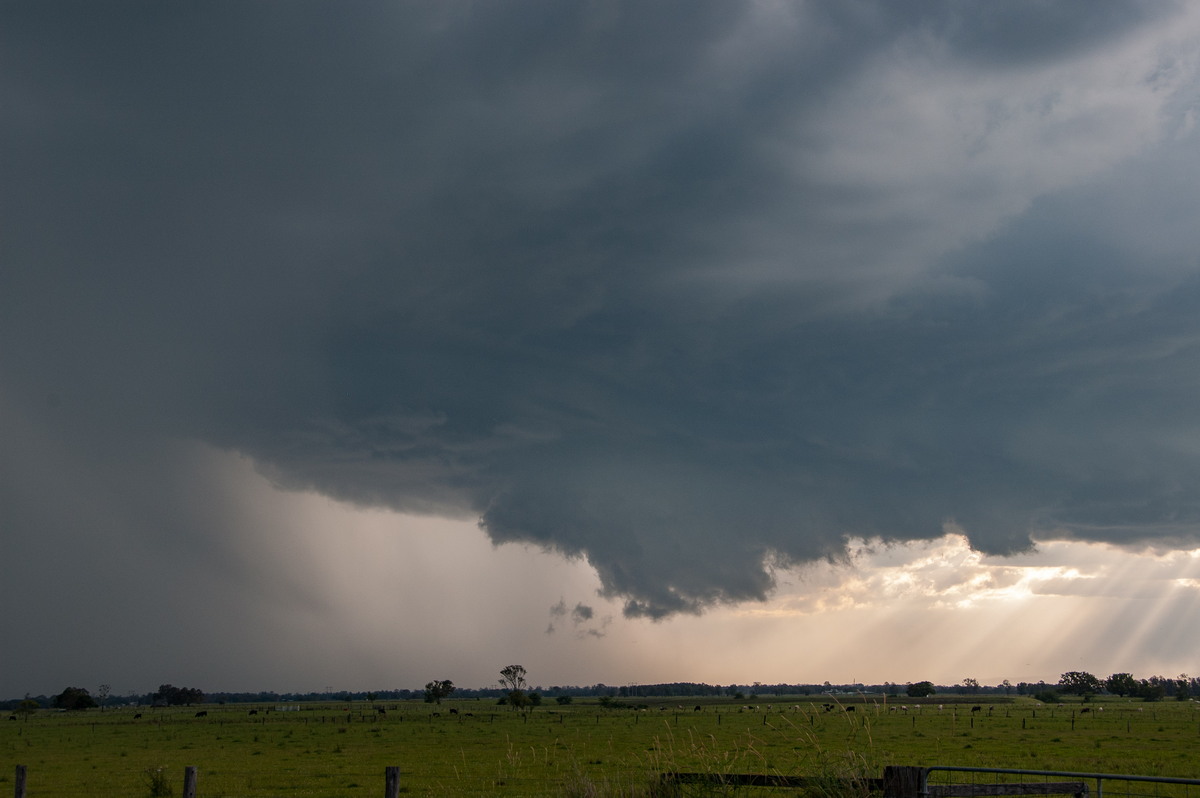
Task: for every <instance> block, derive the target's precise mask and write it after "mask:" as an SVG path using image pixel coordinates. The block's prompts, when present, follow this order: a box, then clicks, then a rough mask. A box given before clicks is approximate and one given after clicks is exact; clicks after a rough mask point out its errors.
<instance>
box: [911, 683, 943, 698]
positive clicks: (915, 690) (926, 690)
mask: <svg viewBox="0 0 1200 798" xmlns="http://www.w3.org/2000/svg"><path fill="white" fill-rule="evenodd" d="M904 692H906V693H908V695H909V697H910V698H925V697H926V696H931V695H933V694H934V693H936V692H937V688H936V687H934V686H933V682H917V683H915V684H910V685H909V686H908V687H907V688H906V689H905V691H904Z"/></svg>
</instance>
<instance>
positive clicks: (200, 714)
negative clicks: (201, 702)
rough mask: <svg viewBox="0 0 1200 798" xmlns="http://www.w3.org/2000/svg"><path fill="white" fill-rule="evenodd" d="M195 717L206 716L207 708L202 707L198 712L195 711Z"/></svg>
mask: <svg viewBox="0 0 1200 798" xmlns="http://www.w3.org/2000/svg"><path fill="white" fill-rule="evenodd" d="M196 717H198V718H207V717H208V710H207V709H202V710H200V711H199V712H197V713H196Z"/></svg>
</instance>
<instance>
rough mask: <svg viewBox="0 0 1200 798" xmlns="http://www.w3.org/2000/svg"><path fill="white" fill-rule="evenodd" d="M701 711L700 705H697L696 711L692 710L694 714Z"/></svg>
mask: <svg viewBox="0 0 1200 798" xmlns="http://www.w3.org/2000/svg"><path fill="white" fill-rule="evenodd" d="M699 711H700V705H699V704H697V705H696V708H695V709H693V710H692V712H699Z"/></svg>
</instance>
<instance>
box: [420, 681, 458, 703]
mask: <svg viewBox="0 0 1200 798" xmlns="http://www.w3.org/2000/svg"><path fill="white" fill-rule="evenodd" d="M455 689H456V688H455V686H454V682H452V681H450V680H449V679H443V680H441V681H432V682H429V683H428V684H426V685H425V703H426V704H440V703H442V699H443V698H449V697H450V694H451V693H453V692H454V691H455Z"/></svg>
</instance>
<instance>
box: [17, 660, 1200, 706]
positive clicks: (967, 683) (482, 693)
mask: <svg viewBox="0 0 1200 798" xmlns="http://www.w3.org/2000/svg"><path fill="white" fill-rule="evenodd" d="M500 674H501V678H500V680H499V681H498V684H497V686H495V687H483V688H471V687H466V688H464V687H457V686H455V685H454V683H453V682H452V681H450V680H449V679H437V680H433V681H430V682H428V683H427V684H426V685H425V687H424V688H423V689H396V690H378V691H328V690H327V691H324V692H315V691H314V692H306V693H296V692H291V693H286V692H285V693H279V692H275V691H263V692H242V693H231V692H210V693H205V692H203V691H201V690H199V689H197V688H191V687H175V686H173V685H170V684H163V685H160V686H159V688H158V690H156V691H154V692H152V693H145V694H130V695H127V696H118V697H112V696H111V694H110V693H111V691H110V688H109V686H108V685H100V687H99V688H98V689H97V690H96V691H95V693H93V692H91V691H89V690H88V689H87V688H83V687H67V688H66V689H64V690H63V691H62V692H61V693H58V694H57V695H54V696H45V695H39V696H29V695H26V696H25V697H24V698H22V699H10V700H8V701H0V710H4V711H9V712H12V711H18V710H21V709H25V710H31V709H38V708H43V709H45V708H55V709H89V708H92V707H104V706H111V705H112V704H116V703H119V704H140V705H149V706H180V705H189V704H199V703H202V702H205V701H207V702H209V703H218V704H227V703H228V704H238V703H255V704H259V703H282V702H317V701H408V700H426V701H429V702H431V703H441V701H442V699H444V698H447V697H449V695H450V694H451V693H453V694H454V695H455V696H456V697H458V698H467V699H492V700H496V701H498V702H502V703H505V704H509V705H512V706H514V707H517V708H523V707H527V706H529V705H530V704H537V703H540V702H541V700H542V699H543V698H548V699H554V700H559V701H560V703H565V702H564V701H562V699H568V700H569V699H573V698H579V697H589V698H609V699H624V698H638V697H650V696H656V697H676V696H678V697H684V696H691V697H703V696H710V697H721V696H724V697H729V698H732V699H734V700H743V699H747V698H757V697H763V698H766V697H771V696H784V695H823V694H824V695H849V694H883V695H887V696H901V695H905V696H909V697H914V698H919V697H922V696H930V695H934V694H938V693H942V694H945V693H951V694H967V695H1021V696H1032V697H1035V698H1039V699H1042V700H1057V698H1058V696H1059V695H1060V694H1065V695H1078V696H1081V697H1083V698H1084V699H1085V700H1086V699H1088V698H1090V697H1092V696H1096V695H1102V694H1108V695H1115V696H1120V697H1130V698H1138V699H1142V700H1145V701H1158V700H1163V699H1175V700H1180V701H1183V700H1186V699H1188V698H1191V697H1200V677H1190V676H1188V675H1187V674H1180V675H1179V676H1175V677H1167V676H1150V677H1148V678H1141V679H1139V678H1136V677H1135V676H1134V675H1133V674H1132V673H1128V672H1122V673H1114V674H1112V675H1110V676H1108V677H1107V678H1103V679H1102V678H1100V677H1097V676H1095V675H1093V674H1091V673H1088V672H1087V671H1068V672H1066V673H1064V674H1062V676H1061V677H1060V678H1059V680H1058V681H1057V682H1053V683H1050V682H1045V681H1039V682H1017V683H1016V684H1013V683H1011V682H1009V681H1008V680H1007V679H1005V680H1004V681H1003V682H1001V683H1000V684H997V685H984V684H980V683H979V681H978V680H976V679H973V678H969V677H968V678H965V679H963V680H962V681H961V682H958V683H955V684H941V685H939V684H934V683H933V682H931V681H919V682H904V683H899V682H883V683H880V684H865V683H862V682H854V683H843V684H832V683H830V682H822V683H820V684H817V683H795V684H789V683H775V684H765V683H763V682H751V683H748V684H728V685H721V684H706V683H703V682H661V683H655V684H627V685H619V686H614V685H607V684H604V683H597V684H592V685H565V686H564V685H552V686H550V687H547V688H543V687H542V686H540V685H538V686H531V685H530V684H529V683H528V681H527V675H528V674H527V672H526V670H525V668H524V667H523V666H520V665H510V666H507V667H506V668H504V669H502V670H501V671H500Z"/></svg>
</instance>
